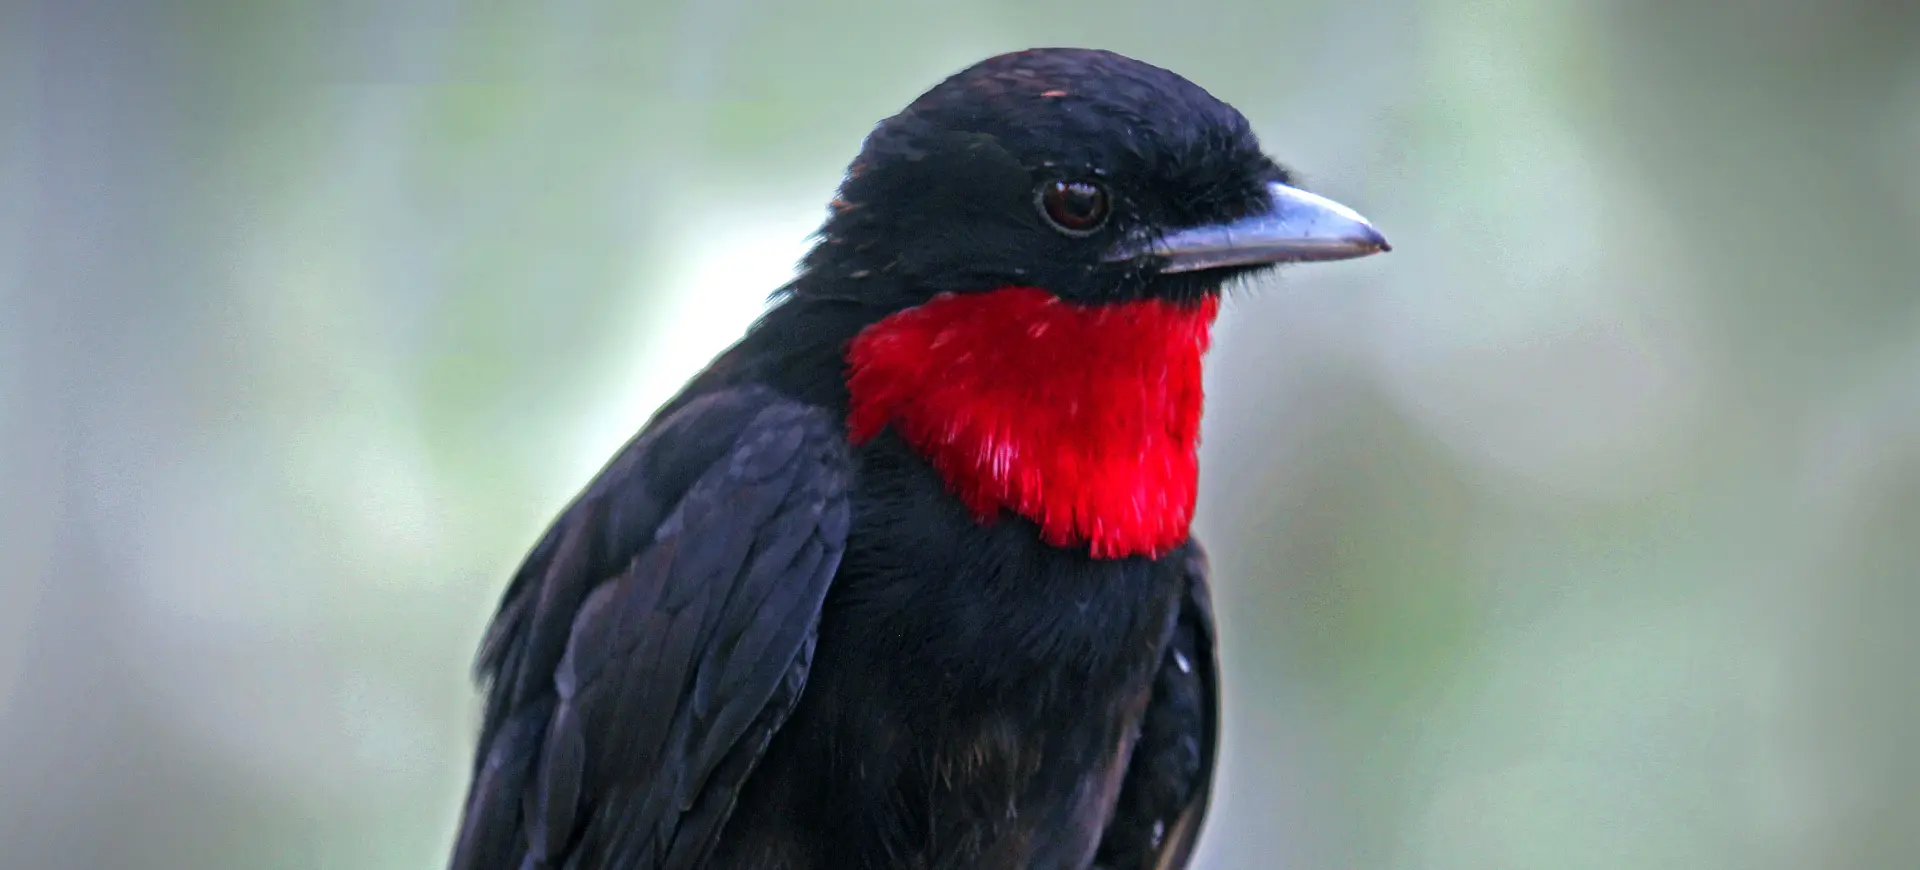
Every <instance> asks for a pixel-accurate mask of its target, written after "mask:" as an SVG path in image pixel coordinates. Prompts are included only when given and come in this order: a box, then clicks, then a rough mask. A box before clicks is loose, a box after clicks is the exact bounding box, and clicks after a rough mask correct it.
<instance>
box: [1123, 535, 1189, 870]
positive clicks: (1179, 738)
mask: <svg viewBox="0 0 1920 870" xmlns="http://www.w3.org/2000/svg"><path fill="white" fill-rule="evenodd" d="M1186 573H1187V597H1186V599H1185V601H1184V603H1183V606H1182V607H1181V609H1180V616H1179V619H1178V621H1177V622H1176V623H1175V624H1174V629H1173V638H1172V641H1171V642H1170V643H1168V644H1167V652H1166V656H1165V658H1164V659H1163V660H1162V661H1161V663H1160V673H1159V675H1158V676H1157V677H1156V678H1155V680H1154V686H1153V698H1152V700H1150V701H1149V702H1148V703H1147V712H1146V715H1145V716H1144V717H1143V718H1142V720H1141V724H1140V738H1139V740H1138V742H1136V743H1135V744H1134V748H1133V756H1132V758H1131V759H1130V760H1129V762H1128V764H1127V773H1126V778H1125V779H1124V780H1122V782H1121V786H1120V798H1119V800H1118V801H1117V802H1116V803H1115V804H1114V810H1113V818H1112V819H1111V820H1109V821H1108V822H1107V830H1106V832H1105V833H1104V834H1102V835H1101V838H1100V851H1099V854H1098V856H1097V857H1096V858H1095V862H1094V863H1095V866H1096V867H1098V868H1100V870H1183V868H1185V867H1186V866H1187V862H1188V861H1190V860H1191V859H1192V858H1193V849H1194V846H1195V844H1196V843H1198V842H1199V840H1200V827H1201V824H1202V823H1203V822H1204V821H1206V816H1207V803H1208V801H1209V800H1210V799H1211V797H1212V794H1213V767H1214V761H1215V753H1216V752H1217V749H1218V746H1219V739H1220V677H1219V674H1220V665H1219V659H1218V657H1217V654H1216V653H1215V652H1214V639H1213V638H1214V635H1213V597H1212V594H1211V593H1210V592H1209V591H1208V588H1207V557H1206V553H1205V552H1204V551H1203V550H1201V549H1200V545H1199V543H1197V542H1195V543H1190V544H1188V545H1187V561H1186Z"/></svg>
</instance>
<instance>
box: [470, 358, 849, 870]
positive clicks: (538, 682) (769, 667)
mask: <svg viewBox="0 0 1920 870" xmlns="http://www.w3.org/2000/svg"><path fill="white" fill-rule="evenodd" d="M850 474H851V470H850V460H849V458H848V453H847V447H846V442H845V439H844V437H843V436H842V434H841V431H840V427H839V424H838V421H837V420H835V419H833V418H832V417H831V416H830V415H828V414H827V413H826V412H824V411H821V410H819V409H817V408H813V407H811V406H806V405H801V404H798V403H795V402H792V401H790V400H786V399H783V398H781V397H779V396H778V395H777V394H774V393H772V392H771V391H768V390H765V389H761V388H742V389H738V390H731V391H726V392H721V393H716V394H712V395H709V396H704V397H701V398H697V399H694V400H692V401H689V402H687V403H686V404H684V405H683V406H681V407H679V408H677V409H673V410H671V411H670V412H669V413H668V414H667V415H665V416H663V418H662V419H660V420H659V421H657V422H656V423H655V424H653V425H650V426H649V427H648V429H647V430H646V431H644V432H643V433H642V434H641V435H640V436H639V437H637V438H636V439H635V440H634V441H633V442H631V443H630V444H629V445H628V446H627V447H626V448H625V449H624V450H623V451H622V452H621V454H620V455H619V456H618V457H616V458H615V460H614V461H613V462H612V463H610V464H609V465H608V467H607V468H606V469H605V470H604V471H602V472H601V474H600V476H599V477H598V478H596V480H595V482H594V483H593V484H592V485H591V486H589V487H588V489H587V491H586V492H584V493H582V495H581V496H580V498H579V499H578V500H576V502H575V503H574V504H573V505H572V506H571V507H569V508H568V509H567V511H566V512H565V513H564V514H563V515H562V516H561V518H560V519H559V520H558V521H556V522H555V524H554V526H553V528H552V529H551V530H550V531H549V532H548V534H547V535H546V536H545V537H544V538H543V539H542V541H541V542H540V544H538V545H537V546H536V547H535V549H534V551H533V553H532V554H531V555H530V556H529V557H528V559H527V562H526V564H525V565H523V567H522V569H521V571H520V572H519V573H518V574H517V575H516V577H515V579H514V581H513V582H512V583H511V584H510V585H509V588H508V591H507V594H506V596H505V597H504V598H503V600H502V603H501V606H500V610H499V612H498V613H497V614H496V616H495V619H494V623H493V625H492V627H491V628H490V630H489V634H488V638H487V640H486V642H485V644H484V645H483V649H482V654H481V658H480V670H481V673H482V676H483V678H485V679H486V680H487V681H488V683H489V699H488V704H487V712H486V716H485V721H484V723H483V725H482V732H481V745H480V749H479V751H478V752H477V754H476V761H475V772H474V780H473V786H472V789H471V791H470V793H469V796H468V804H467V808H466V818H465V819H464V820H463V826H462V830H461V833H460V835H459V839H458V840H457V842H456V844H455V852H454V858H453V867H454V868H455V870H494V868H508V867H513V868H519V867H523V866H525V867H571V866H582V865H584V866H591V867H607V868H649V870H651V868H685V867H689V866H692V865H694V863H695V862H697V861H698V860H699V858H700V857H701V856H703V855H704V854H705V852H706V850H707V849H708V848H709V847H710V846H711V843H712V840H713V838H714V837H715V836H716V835H717V834H718V832H719V829H720V826H721V825H722V824H723V823H724V822H725V819H726V816H727V814H728V813H729V812H730V811H731V809H732V805H733V800H734V798H735V796H736V795H737V792H738V789H739V787H740V785H741V783H742V782H743V781H744V780H745V778H746V776H747V775H748V774H749V773H750V772H751V770H752V766H753V764H754V762H755V761H757V759H758V757H759V755H760V752H761V751H762V750H764V748H765V746H766V743H767V741H768V740H770V739H771V738H772V735H773V733H774V732H775V731H776V730H778V728H779V727H780V725H781V724H783V723H784V722H785V719H786V716H787V715H788V713H790V712H791V710H792V707H793V704H794V703H795V702H796V701H797V700H798V697H799V693H800V691H801V689H802V688H803V687H804V685H805V681H806V674H807V668H808V667H809V665H810V664H811V660H812V649H813V641H814V633H815V630H816V626H817V622H818V619H819V613H820V605H821V602H822V601H823V600H824V598H825V596H826V593H827V589H828V587H829V586H830V584H831V582H832V579H833V575H834V573H835V571H836V570H837V569H838V565H839V560H840V555H841V553H842V552H843V551H844V549H845V544H846V535H847V526H848V510H849V508H848V503H847V491H848V482H849V476H850Z"/></svg>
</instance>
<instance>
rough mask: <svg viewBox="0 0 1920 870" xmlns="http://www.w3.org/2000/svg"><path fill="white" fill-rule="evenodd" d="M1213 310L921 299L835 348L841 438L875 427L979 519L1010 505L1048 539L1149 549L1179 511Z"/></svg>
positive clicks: (1009, 298)
mask: <svg viewBox="0 0 1920 870" xmlns="http://www.w3.org/2000/svg"><path fill="white" fill-rule="evenodd" d="M1218 307H1219V305H1218V300H1217V299H1215V298H1213V297H1211V296H1209V297H1206V298H1204V299H1202V300H1200V301H1198V302H1194V303H1191V304H1181V303H1176V302H1168V301H1161V300H1152V299H1150V300H1142V301H1137V302H1125V303H1114V304H1101V305H1080V304H1075V303H1070V302H1066V301H1062V300H1061V299H1059V298H1057V297H1055V296H1053V295H1052V294H1050V293H1048V292H1046V291H1044V290H1038V289H1033V288H1028V287H1007V288H1003V289H1000V290H994V291H991V292H985V293H966V294H949V295H941V296H938V297H935V298H934V299H932V300H930V301H928V302H926V303H924V304H921V305H919V306H916V307H914V308H910V309H907V310H905V311H901V312H898V313H896V314H893V315H891V316H889V317H887V318H885V319H883V320H880V321H879V322H877V323H875V324H873V325H872V326H869V327H867V328H866V329H865V330H863V331H861V332H860V334H859V335H858V336H857V337H855V338H854V340H853V342H852V343H851V344H850V345H849V346H848V351H847V392H848V399H849V406H848V407H849V413H848V420H847V423H848V432H849V435H850V437H851V438H852V439H853V441H854V442H855V443H856V444H858V443H864V442H866V441H868V440H871V439H872V438H874V437H875V436H877V435H879V434H880V432H881V431H882V430H883V429H886V428H889V427H891V428H892V429H893V430H894V431H895V432H896V433H897V434H898V435H899V436H900V437H901V438H902V439H903V440H904V441H905V442H906V443H907V444H908V446H910V447H912V448H913V449H914V450H915V451H916V452H918V453H919V454H920V455H921V456H922V457H923V458H925V459H926V460H927V461H928V462H929V463H930V464H932V466H933V467H934V468H935V469H936V470H937V471H938V472H939V474H940V476H941V478H942V479H943V480H944V481H945V482H946V485H947V487H948V489H949V490H951V491H952V492H953V494H954V495H956V496H958V497H959V498H960V499H961V500H962V501H963V502H965V503H966V505H967V506H968V507H969V508H970V509H971V510H972V511H973V512H974V514H975V515H976V516H977V517H978V518H979V519H980V520H981V521H982V522H991V521H993V520H994V519H995V518H996V517H998V515H999V513H1000V511H1002V510H1010V511H1013V512H1014V513H1016V514H1019V515H1021V516H1023V517H1026V518H1027V519H1029V520H1032V521H1033V522H1034V523H1035V524H1037V525H1038V526H1039V528H1040V535H1041V537H1042V539H1043V540H1045V541H1046V542H1047V543H1049V544H1053V545H1055V546H1077V545H1085V546H1087V547H1088V548H1089V550H1090V552H1091V554H1092V555H1093V556H1094V557H1095V558H1121V557H1126V556H1142V555H1144V556H1157V555H1160V554H1162V553H1165V552H1166V551H1168V550H1171V549H1173V548H1174V547H1178V546H1180V545H1181V544H1182V543H1184V542H1185V541H1186V539H1187V532H1188V526H1189V525H1190V523H1191V521H1192V518H1193V509H1194V501H1195V497H1196V494H1197V489H1198V478H1199V465H1198V458H1197V455H1196V449H1197V447H1198V442H1199V435H1200V411H1201V403H1202V387H1201V357H1202V356H1203V355H1204V354H1205V353H1206V350H1207V345H1208V339H1209V331H1210V329H1211V327H1212V325H1213V320H1214V316H1215V314H1216V313H1217V311H1218Z"/></svg>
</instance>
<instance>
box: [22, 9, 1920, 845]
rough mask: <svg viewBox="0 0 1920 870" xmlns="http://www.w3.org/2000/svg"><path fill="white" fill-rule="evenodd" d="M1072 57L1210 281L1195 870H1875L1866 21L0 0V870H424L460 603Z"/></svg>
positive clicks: (1900, 566) (1903, 340)
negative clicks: (1227, 126) (1385, 250)
mask: <svg viewBox="0 0 1920 870" xmlns="http://www.w3.org/2000/svg"><path fill="white" fill-rule="evenodd" d="M1044 44H1080V45H1096V46H1103V47H1110V48H1114V49H1118V50H1121V51H1124V52H1126V53H1129V54H1133V55H1135V56H1138V57H1141V58H1143V59H1147V60H1150V61H1153V62H1157V63H1160V64H1162V65H1165V66H1169V67H1172V68H1174V69H1177V70H1179V71H1181V72H1182V73H1184V74H1186V75H1187V76H1189V77H1190V78H1192V79H1194V80H1196V81H1198V82H1199V83H1201V84H1202V85H1203V86H1206V87H1208V88H1210V89H1212V90H1213V91H1214V92H1215V93H1217V94H1219V95H1220V96H1222V97H1224V98H1226V99H1228V100H1229V101H1231V102H1233V103H1235V104H1236V105H1238V106H1239V107H1241V108H1242V109H1243V110H1244V111H1245V112H1246V113H1247V114H1248V115H1249V116H1250V117H1251V118H1252V119H1253V121H1254V123H1255V125H1256V127H1257V128H1258V129H1259V130H1260V132H1261V134H1262V136H1263V138H1264V140H1265V142H1266V143H1267V144H1268V146H1269V147H1270V149H1271V150H1273V151H1274V152H1275V153H1277V154H1279V155H1281V156H1282V157H1283V158H1284V159H1285V160H1286V161H1288V162H1289V163H1291V164H1293V165H1294V166H1296V167H1298V168H1299V169H1300V170H1301V172H1302V174H1303V175H1304V177H1305V179H1306V180H1307V182H1308V183H1309V185H1310V186H1312V187H1314V188H1315V189H1317V190H1320V191H1322V192H1324V193H1327V194H1329V195H1332V196H1334V197H1336V198H1338V199H1340V200H1342V201H1345V202H1347V203H1349V204H1351V205H1353V206H1355V207H1356V208H1358V209H1360V210H1361V211H1362V212H1363V213H1365V214H1367V215H1368V216H1369V217H1371V218H1373V219H1375V220H1376V221H1377V222H1378V223H1379V224H1380V226H1381V227H1382V228H1383V229H1384V230H1385V231H1386V232H1387V234H1388V235H1389V236H1390V237H1391V238H1392V240H1393V241H1394V243H1395V245H1396V248H1397V250H1396V251H1395V252H1394V253H1393V254H1391V255H1389V256H1384V257H1377V258H1373V259H1369V260H1365V261H1360V262H1355V263H1347V264H1339V265H1330V266H1317V267H1300V268H1296V269H1293V270H1290V271H1288V272H1285V273H1283V274H1282V275H1281V276H1280V278H1279V279H1278V280H1275V281H1273V282H1270V283H1268V284H1265V285H1261V286H1253V287H1248V288H1245V292H1243V293H1240V294H1239V295H1237V296H1236V298H1235V300H1234V301H1233V303H1232V304H1231V306H1230V307H1229V308H1228V310H1227V312H1226V314H1225V316H1224V320H1223V323H1222V326H1221V328H1220V330H1219V334H1218V337H1217V345H1216V346H1217V350H1216V351H1215V353H1214V355H1213V358H1212V365H1211V372H1210V375H1209V377H1210V379H1211V394H1210V395H1211V404H1210V415H1209V418H1208V421H1207V429H1206V441H1205V463H1206V480H1205V497H1204V499H1203V503H1202V507H1201V519H1200V529H1201V531H1202V533H1203V534H1204V535H1205V537H1206V539H1207V540H1208V541H1209V542H1210V544H1211V547H1212V551H1213V553H1214V558H1215V564H1216V567H1217V573H1218V578H1219V579H1218V583H1219V587H1218V591H1217V593H1216V594H1217V596H1218V598H1219V603H1220V607H1221V613H1222V617H1223V620H1222V621H1223V626H1222V630H1223V632H1224V634H1225V651H1224V655H1225V660H1226V667H1227V669H1228V670H1227V687H1228V691H1229V693H1230V694H1229V711H1230V713H1229V723H1228V731H1227V748H1226V755H1225V759H1224V774H1223V779H1222V781H1221V783H1220V787H1219V793H1218V801H1217V803H1216V807H1217V811H1216V814H1215V815H1214V817H1213V822H1212V824H1211V826H1210V828H1209V832H1208V834H1207V837H1206V840H1205V846H1204V849H1203V852H1202V860H1201V861H1200V866H1201V867H1203V868H1220V870H1225V868H1249V870H1265V868H1315V870H1318V868H1324V870H1361V868H1366V870H1372V868H1408V870H1413V868H1418V870H1504V868H1516V870H1586V868H1596V870H1597V868H1686V870H1709V868H1729V870H1732V868H1740V870H1750V868H1783V870H1784V868H1794V870H1800V868H1848V870H1851V868H1860V870H1904V868H1913V867H1920V749H1917V748H1916V746H1917V745H1920V675H1917V674H1920V671H1917V669H1916V662H1917V659H1916V654H1920V641H1916V640H1914V639H1912V638H1913V635H1914V626H1913V624H1914V623H1915V621H1916V620H1920V4H1915V3H1911V2H1907V0H1748V2H1734V0H1726V2H1705V0H1691V2H1663V0H1240V2H1200V0H1193V2H1188V3H1184V4H1179V3H1144V2H1112V0H1108V2H1098V0H1077V2H1057V3H1048V4H1030V3H1022V2H1011V0H996V2H969V3H958V2H952V0H942V2H932V0H840V2H823V3H805V4H803V3H777V2H770V0H690V2H633V0H547V2H531V0H390V2H379V3H375V2H368V0H348V2H334V3H318V2H315V3H289V2H283V0H230V2H178V0H176V2H152V3H127V2H119V0H38V2H36V0H12V2H10V3H5V4H0V463H4V465H3V466H0V471H3V472H4V476H3V477H0V867H4V868H7V870H15V868H19V870H39V868H50V870H52V868H101V870H118V868H212V870H220V868H249V870H251V868H289V870H293V868H356V870H361V868H366V870H379V868H396V870H398V868H420V867H435V866H442V865H443V864H444V860H445V854H446V848H447V844H448V842H449V838H450V833H451V829H452V826H453V823H454V819H455V814H456V808H457V806H458V802H459V799H460V794H461V791H462V788H463V784H464V782H463V780H464V775H465V771H466V766H467V764H468V754H469V752H470V742H471V732H472V730H473V728H474V726H475V723H476V718H477V712H476V695H475V693H474V690H473V688H472V686H471V684H470V683H469V680H468V665H469V662H470V657H471V652H472V650H473V647H474V645H475V642H476V640H477V638H478V636H479V632H480V630H481V626H482V625H483V623H484V620H485V618H486V616H487V615H488V612H489V611H490V609H491V607H492V605H493V602H494V601H495V598H496V596H497V594H498V593H499V591H500V589H501V586H502V584H503V582H504V580H505V577H506V575H507V573H508V572H509V571H510V570H511V569H512V568H513V566H514V565H515V563H516V562H517V560H518V559H519V557H520V556H521V555H522V554H523V552H524V548H525V547H526V546H528V545H529V544H530V543H531V541H532V539H533V538H534V536H535V535H537V534H538V533H539V531H540V530H541V528H542V527H543V526H544V524H545V523H546V521H547V520H548V519H549V518H550V517H551V516H552V514H553V513H554V512H555V511H556V510H557V509H558V508H559V507H560V506H561V505H562V504H563V502H564V501H565V500H566V499H567V498H568V497H569V496H570V495H571V494H572V493H573V491H574V490H575V489H576V488H577V487H578V486H579V485H580V484H582V483H583V482H584V481H585V480H586V478H587V477H588V475H590V474H591V473H592V472H593V471H594V470H595V469H596V468H597V467H598V466H599V464H600V463H601V461H602V460H603V459H604V458H605V457H606V456H607V455H608V454H609V453H610V452H611V451H612V450H613V449H614V448H615V447H616V446H617V445H618V444H619V443H620V442H622V441H623V440H624V439H625V438H626V437H627V435H628V434H629V433H630V432H631V431H632V430H633V429H634V428H635V427H636V426H638V425H639V424H640V423H641V422H642V421H643V420H644V419H645V418H646V416H647V415H648V413H649V411H650V410H651V409H652V407H653V406H654V405H655V404H656V403H657V402H659V401H660V400H662V399H663V398H665V396H666V395H667V394H668V393H669V392H670V391H671V390H672V389H673V388H674V387H675V386H676V385H677V384H678V383H679V382H680V380H681V379H682V378H684V377H686V376H687V375H688V374H689V373H691V372H693V371H694V370H696V369H697V368H698V367H699V366H700V365H701V364H703V362H704V361H705V359H706V358H707V357H708V356H709V355H710V354H712V353H713V352H714V351H716V350H718V349H719V348H721V347H723V346H724V345H725V344H726V343H727V342H728V341H729V340H730V339H731V338H732V337H733V336H734V335H736V334H737V333H738V331H739V330H740V329H741V328H742V327H743V326H744V325H745V324H746V323H747V322H748V321H749V320H750V319H751V318H752V317H753V316H754V314H755V313H756V311H757V310H758V309H759V306H760V304H761V302H762V300H763V299H764V297H765V295H766V294H767V292H768V291H770V290H772V289H773V288H774V287H775V286H776V285H778V284H779V283H780V282H781V281H782V280H783V279H784V278H785V277H786V276H787V275H788V274H789V272H790V269H791V265H792V263H793V261H794V259H795V258H796V257H797V256H798V255H799V254H800V253H801V251H802V250H803V249H804V241H805V236H806V235H807V233H809V232H810V231H811V230H812V229H813V228H814V227H815V226H816V224H817V222H818V220H819V219H820V218H821V217H822V215H823V213H824V212H823V206H824V203H825V202H826V201H827V199H828V198H829V197H830V195H831V192H832V189H833V187H834V185H835V183H836V182H837V180H838V178H839V175H840V172H841V169H842V168H843V166H844V165H845V163H846V161H847V160H848V159H849V158H850V157H851V155H852V154H853V152H854V151H855V150H856V148H857V147H858V145H859V142H860V140H861V137H862V136H863V135H864V134H865V133H866V131H867V130H868V129H869V128H870V127H871V125H872V124H873V123H874V122H875V121H877V120H878V119H879V118H881V117H883V116H885V115H887V114H890V113H891V112H893V111H894V110H896V109H897V108H898V107H899V106H901V105H904V104H905V103H906V102H907V101H908V100H909V99H911V98H912V97H913V96H914V95H916V94H917V93H919V92H920V91H921V90H923V89H924V88H925V87H927V86H929V85H931V84H932V83H933V82H935V81H937V80H938V79H939V78H940V77H942V76H944V75H945V74H947V73H949V72H951V71H953V70H955V69H957V68H959V67H961V66H964V65H966V64H967V63H969V62H971V61H973V60H976V59H978V58H980V57H983V56H986V55H988V54H992V53H997V52H999V51H1004V50H1009V49H1016V48H1023V47H1027V46H1030V45H1044Z"/></svg>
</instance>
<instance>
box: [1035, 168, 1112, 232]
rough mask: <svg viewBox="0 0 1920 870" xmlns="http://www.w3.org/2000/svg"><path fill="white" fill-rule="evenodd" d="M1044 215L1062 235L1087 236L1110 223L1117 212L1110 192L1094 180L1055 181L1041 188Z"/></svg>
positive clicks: (1041, 209)
mask: <svg viewBox="0 0 1920 870" xmlns="http://www.w3.org/2000/svg"><path fill="white" fill-rule="evenodd" d="M1039 201H1040V213H1041V214H1043V215H1046V217H1047V221H1048V222H1049V223H1051V224H1053V225H1054V227H1056V228H1058V229H1059V230H1060V231H1061V232H1063V233H1066V234H1068V235H1073V236H1084V235H1086V234H1088V233H1091V232H1093V231H1094V230H1097V229H1099V228H1100V225H1101V224H1103V223H1106V222H1107V214H1108V213H1109V212H1110V211H1112V210H1113V200H1112V197H1110V196H1108V195H1107V189H1106V188H1105V187H1102V186H1100V185H1098V184H1095V183H1093V182H1091V181H1054V182H1050V183H1047V184H1043V185H1041V186H1040V195H1039Z"/></svg>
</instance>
